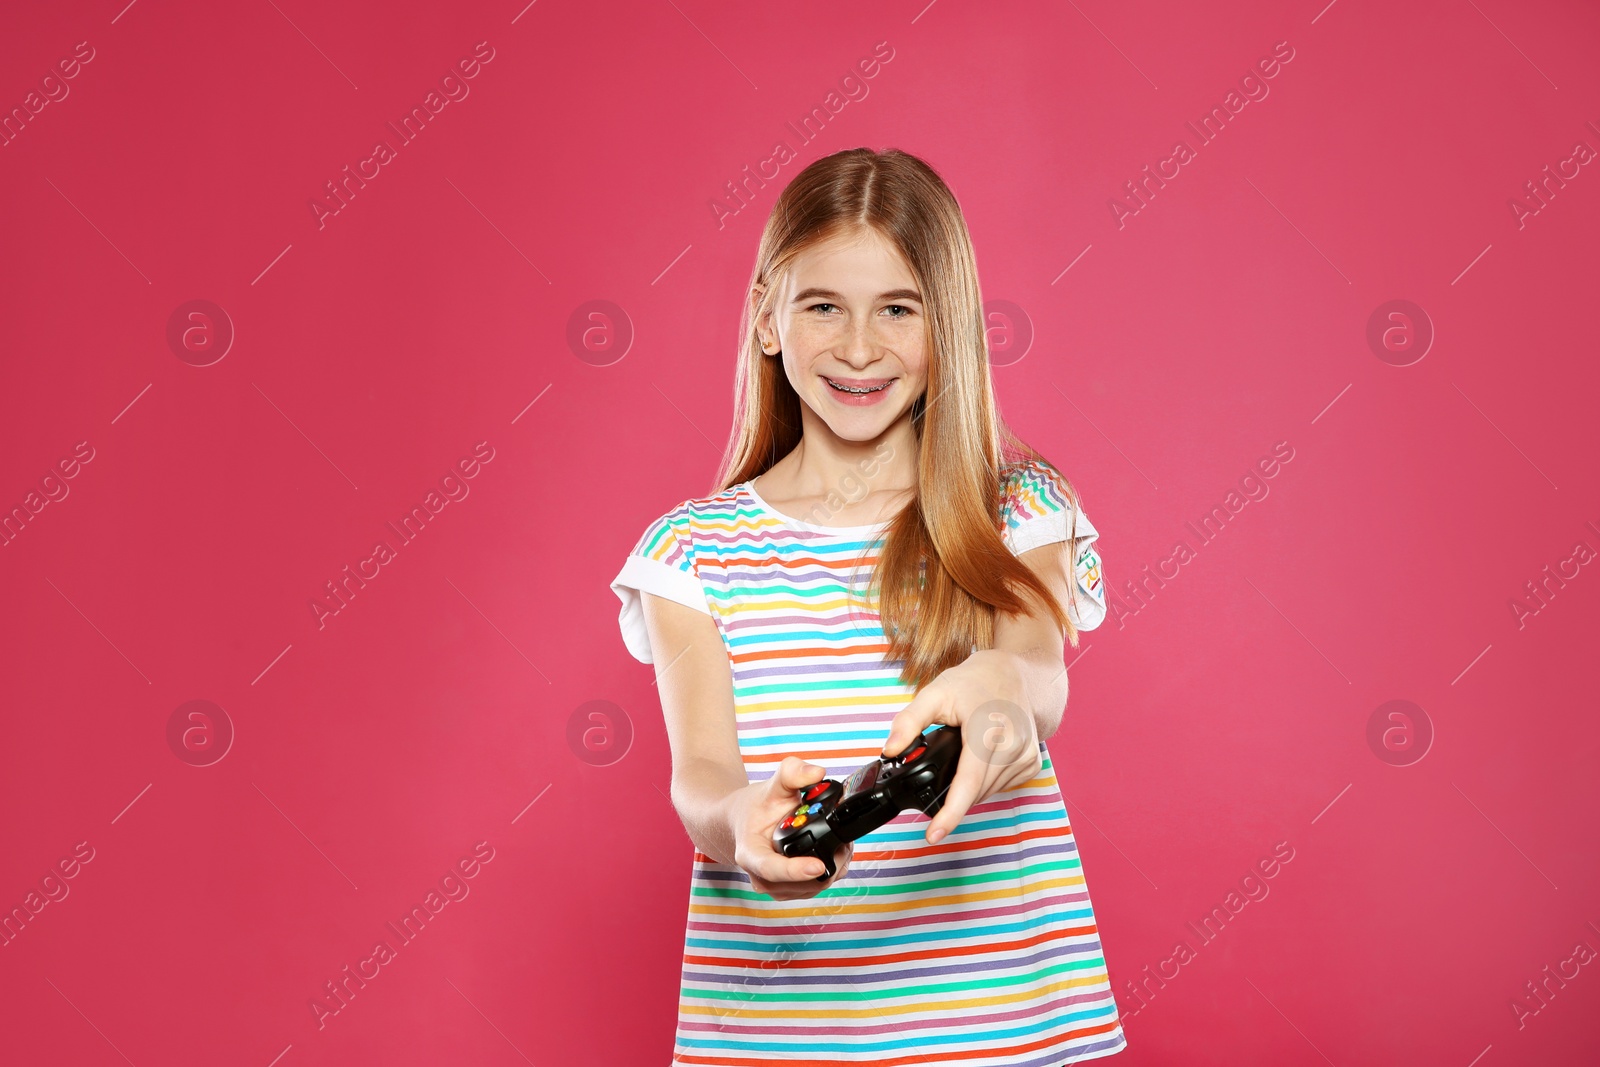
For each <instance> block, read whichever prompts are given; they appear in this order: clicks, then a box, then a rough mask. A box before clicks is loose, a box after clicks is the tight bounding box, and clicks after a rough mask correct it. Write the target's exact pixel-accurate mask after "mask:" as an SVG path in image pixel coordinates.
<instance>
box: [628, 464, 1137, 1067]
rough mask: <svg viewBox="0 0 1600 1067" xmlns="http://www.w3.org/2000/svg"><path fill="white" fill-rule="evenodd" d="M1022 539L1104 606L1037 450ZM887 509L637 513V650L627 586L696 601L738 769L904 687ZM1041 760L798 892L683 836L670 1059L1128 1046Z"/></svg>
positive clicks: (867, 1057)
mask: <svg viewBox="0 0 1600 1067" xmlns="http://www.w3.org/2000/svg"><path fill="white" fill-rule="evenodd" d="M1003 474H1004V478H1003V497H1002V506H1001V513H1002V516H1003V519H1004V529H1003V531H1002V536H1003V537H1004V539H1005V542H1006V544H1007V545H1008V546H1009V547H1010V548H1011V550H1012V551H1013V552H1016V553H1021V552H1024V551H1027V550H1028V549H1030V548H1037V547H1039V546H1040V545H1046V544H1050V543H1052V542H1058V541H1066V540H1068V537H1069V524H1070V522H1071V521H1072V516H1073V512H1074V511H1076V528H1075V533H1076V543H1075V546H1074V549H1075V550H1074V553H1073V555H1074V558H1075V566H1074V571H1075V573H1074V579H1075V581H1076V584H1077V588H1076V590H1075V596H1074V597H1073V598H1071V599H1069V601H1068V603H1067V604H1065V605H1063V607H1064V608H1066V610H1067V611H1068V612H1069V613H1070V615H1071V617H1072V620H1073V622H1074V624H1075V625H1076V626H1077V627H1078V628H1079V629H1082V630H1090V629H1093V628H1094V627H1096V626H1098V625H1100V622H1101V621H1102V620H1103V619H1104V618H1105V614H1106V599H1105V584H1104V579H1103V576H1102V574H1101V571H1100V557H1099V553H1098V552H1097V550H1096V548H1095V546H1094V542H1095V541H1096V540H1097V539H1098V537H1099V535H1098V533H1097V532H1096V531H1095V529H1094V527H1093V526H1091V525H1090V524H1089V521H1088V519H1087V518H1085V517H1084V515H1083V512H1082V510H1081V509H1074V508H1073V507H1072V506H1071V505H1070V503H1069V501H1068V498H1067V496H1066V494H1065V492H1064V491H1063V490H1062V488H1061V486H1060V484H1059V483H1058V482H1057V481H1055V478H1054V477H1052V474H1053V472H1052V470H1051V469H1050V468H1048V467H1047V466H1045V465H1043V464H1041V463H1038V462H1037V461H1030V462H1028V463H1023V464H1016V465H1013V466H1010V467H1008V468H1006V470H1005V471H1004V472H1003ZM887 525H888V524H887V523H880V524H875V525H871V526H823V525H818V524H816V523H811V522H806V521H802V520H798V519H794V518H790V517H788V516H785V515H782V514H780V513H778V512H777V511H774V510H773V509H772V508H771V507H769V506H768V505H767V504H766V502H765V501H763V500H762V499H761V497H760V496H759V495H757V493H756V491H755V489H754V488H753V487H752V485H751V484H750V482H742V483H740V484H738V485H735V486H731V487H729V488H728V489H725V490H723V491H722V492H720V493H717V494H716V495H714V496H710V497H703V498H699V499H694V500H686V501H684V502H683V503H681V504H679V505H678V506H676V507H675V508H673V509H672V510H671V511H669V512H667V513H666V514H665V515H663V516H662V517H661V518H659V519H657V520H656V521H655V522H653V523H651V524H650V526H649V527H648V528H647V529H646V531H645V533H644V536H643V537H642V538H640V540H639V543H638V544H637V545H636V546H635V548H634V549H633V552H632V553H631V554H630V555H629V557H628V558H627V561H626V563H625V565H624V566H623V568H622V572H621V573H620V574H618V575H617V578H616V580H615V581H613V582H612V584H611V588H612V589H613V590H614V591H615V592H616V594H617V596H618V597H619V598H620V599H621V600H622V610H621V614H620V623H621V627H622V635H623V639H624V642H625V643H626V645H627V648H628V650H629V651H630V652H631V653H632V654H633V655H634V657H635V658H636V659H638V660H640V661H642V662H645V663H649V662H651V654H650V642H649V638H648V635H647V633H646V629H645V624H644V616H643V606H642V603H641V599H640V596H639V591H640V590H643V591H645V592H649V593H653V594H655V595H658V596H661V597H665V598H667V599H669V600H673V601H677V602H678V603H682V604H686V605H688V606H690V607H693V608H696V609H698V610H701V611H705V612H706V613H708V614H709V615H711V617H712V618H713V619H714V620H715V621H716V623H717V629H718V630H719V631H720V632H721V634H722V639H723V646H724V647H725V648H726V649H727V652H728V660H729V664H730V666H731V668H732V673H733V691H734V702H735V710H736V713H737V721H738V731H739V750H740V753H741V755H742V757H743V760H744V769H745V773H746V775H747V776H748V777H749V779H750V781H751V782H760V781H765V780H766V779H768V778H770V777H771V776H772V774H773V773H774V772H775V771H776V770H777V766H778V764H779V763H781V762H782V761H783V758H784V757H785V756H790V755H793V756H799V757H800V758H801V759H804V760H806V761H808V762H810V763H815V764H818V765H820V766H822V767H824V768H826V772H827V776H828V777H829V778H833V779H837V780H843V779H844V778H846V777H848V776H849V775H850V773H851V772H852V771H854V770H855V769H856V768H858V767H860V766H862V765H863V764H865V763H868V762H870V761H872V760H875V759H877V758H878V756H879V754H880V751H881V749H882V747H883V742H884V741H885V740H886V739H887V737H888V733H889V724H890V722H891V721H892V720H893V719H894V716H895V714H896V713H897V712H899V711H900V710H901V709H902V708H903V707H905V705H906V704H907V703H909V702H910V700H911V698H912V696H913V695H914V690H913V689H912V688H911V687H910V686H907V685H904V684H902V683H901V681H900V678H899V668H900V661H898V660H892V661H891V660H885V658H884V656H885V653H886V652H887V651H888V642H887V640H886V639H885V637H884V633H883V628H882V626H881V624H880V622H879V617H878V614H877V611H876V607H875V602H871V603H869V602H868V600H867V586H868V583H869V582H870V580H871V571H872V566H873V564H874V563H875V562H876V560H877V550H878V548H879V547H881V545H882V543H883V532H884V530H885V529H886V527H887ZM1039 748H1040V752H1041V755H1042V756H1043V763H1044V765H1043V769H1042V770H1041V771H1040V773H1039V776H1038V777H1037V778H1035V779H1034V780H1033V781H1031V782H1028V783H1026V784H1025V785H1022V786H1017V787H1014V788H1012V789H1009V790H1006V791H1005V792H1002V793H999V794H996V795H995V796H992V797H990V798H989V799H988V801H986V802H985V803H982V804H978V805H975V806H974V807H973V808H972V809H971V810H970V811H969V812H968V813H967V815H966V817H965V818H963V819H962V821H961V823H960V824H959V825H957V826H956V827H955V829H954V830H953V831H952V832H951V833H950V834H949V836H948V837H946V838H944V839H943V840H942V841H940V842H939V843H938V844H937V845H929V844H928V843H927V841H926V839H925V838H924V836H923V835H924V833H925V832H926V831H927V828H928V817H927V816H926V815H924V814H922V813H921V812H919V811H915V810H910V811H903V812H901V813H900V814H899V815H897V816H896V817H895V818H894V819H893V820H891V821H890V822H888V823H886V824H885V825H883V826H882V827H880V828H878V829H877V830H874V831H873V832H872V833H870V834H867V835H866V836H865V837H862V838H861V839H860V840H858V841H857V842H856V843H855V851H854V854H853V856H852V858H851V861H850V869H849V871H848V872H846V874H845V876H844V877H843V878H841V879H839V880H838V881H837V882H835V883H834V884H833V885H831V886H829V887H828V888H827V889H825V890H823V891H822V892H821V893H818V894H817V895H816V896H814V897H811V898H809V899H804V900H794V901H778V900H774V899H773V898H772V897H770V896H767V895H766V894H764V893H760V892H757V891H756V890H754V889H753V888H752V886H751V884H750V879H749V876H748V875H747V874H746V873H745V872H744V871H743V870H742V869H740V868H738V867H734V866H729V865H724V864H720V863H717V862H716V861H715V860H712V859H711V858H710V857H709V856H706V855H704V854H703V853H701V852H700V851H699V850H698V849H696V850H695V852H694V868H693V876H692V880H691V883H690V887H689V909H688V923H687V928H686V931H685V935H684V950H683V972H682V982H681V986H680V992H679V1004H678V1024H677V1033H676V1038H675V1044H674V1050H673V1053H674V1054H673V1062H674V1063H686V1064H713V1065H722V1067H747V1065H751V1064H769V1063H784V1064H788V1065H790V1067H794V1065H818V1067H820V1065H823V1064H830V1065H832V1064H879V1065H900V1064H948V1065H951V1067H955V1065H961V1067H1058V1065H1063V1064H1070V1063H1074V1062H1077V1061H1079V1060H1085V1059H1094V1058H1098V1057H1101V1056H1109V1055H1111V1054H1112V1053H1115V1052H1119V1051H1121V1050H1122V1049H1123V1048H1124V1047H1126V1041H1125V1039H1124V1037H1123V1032H1122V1025H1121V1021H1120V1019H1119V1017H1118V1015H1117V1006H1116V1001H1115V999H1114V998H1113V996H1112V992H1111V984H1110V980H1109V978H1108V976H1107V973H1106V963H1105V957H1104V954H1103V952H1102V949H1101V944H1100V933H1099V927H1098V926H1097V925H1096V923H1095V917H1094V910H1093V908H1092V907H1091V906H1090V902H1089V891H1088V886H1087V885H1086V884H1085V882H1084V873H1083V867H1082V864H1081V862H1080V860H1079V856H1078V848H1077V842H1076V839H1075V838H1074V836H1073V832H1072V826H1071V824H1070V822H1069V821H1068V818H1067V811H1066V806H1065V804H1064V803H1063V802H1062V798H1061V789H1060V787H1059V785H1058V784H1057V780H1056V776H1055V773H1054V770H1053V767H1052V763H1051V759H1050V753H1049V749H1048V748H1047V747H1046V745H1045V744H1044V742H1040V745H1039Z"/></svg>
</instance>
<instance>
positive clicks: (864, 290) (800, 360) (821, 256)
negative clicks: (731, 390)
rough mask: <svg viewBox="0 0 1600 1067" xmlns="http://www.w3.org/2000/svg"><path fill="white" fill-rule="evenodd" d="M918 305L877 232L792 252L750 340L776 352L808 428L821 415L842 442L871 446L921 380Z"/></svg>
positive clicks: (903, 410)
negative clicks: (780, 355) (755, 337)
mask: <svg viewBox="0 0 1600 1067" xmlns="http://www.w3.org/2000/svg"><path fill="white" fill-rule="evenodd" d="M923 311H924V309H923V303H922V295H921V293H920V292H918V290H917V283H916V280H915V279H914V278H913V277H912V275H911V269H910V268H909V267H908V266H907V265H906V262H905V260H904V259H902V258H901V256H900V254H899V252H898V251H896V250H895V248H894V247H893V246H892V245H890V244H889V243H888V242H887V241H885V240H884V239H883V238H882V237H880V236H879V235H878V233H877V231H876V230H872V229H870V228H866V229H862V230H860V231H858V232H855V233H852V234H849V235H846V236H841V237H838V238H835V239H834V240H832V241H829V242H826V243H824V244H821V245H817V246H814V247H812V248H810V249H807V250H806V251H805V252H803V253H802V254H801V255H800V256H799V257H797V258H796V260H795V261H794V269H793V270H791V271H790V272H789V275H788V277H787V278H786V279H785V280H784V283H783V288H782V291H780V292H779V294H778V298H777V299H776V300H775V301H774V303H773V310H772V313H771V315H770V316H769V317H767V318H764V319H763V320H762V321H761V322H760V324H759V326H758V336H759V338H760V340H761V346H762V350H763V351H765V352H767V353H769V354H770V353H773V352H776V351H779V350H780V349H781V351H782V352H783V369H784V372H785V374H787V375H788V378H789V384H790V385H791V386H793V387H794V391H795V392H796V393H797V394H798V395H799V397H800V399H801V400H802V401H803V402H804V404H805V406H806V408H808V409H810V410H809V413H803V414H804V417H805V429H806V431H807V432H814V431H815V430H816V429H819V427H817V425H816V423H817V420H818V419H820V420H821V421H822V423H824V424H825V425H826V426H827V428H828V429H829V430H831V431H832V432H833V433H834V435H835V436H837V437H839V438H841V439H843V440H846V441H856V442H869V441H874V440H876V439H877V438H878V437H880V436H881V435H882V434H883V433H884V431H885V430H887V429H889V428H890V427H891V426H893V425H895V424H896V423H897V422H898V421H899V420H900V419H902V418H907V419H909V418H910V412H911V405H912V404H913V403H914V402H915V401H916V399H917V398H918V397H919V396H921V395H922V394H923V391H924V390H925V389H926V388H927V381H928V371H927V355H926V353H927V321H926V318H925V316H924V313H923ZM839 386H846V387H848V388H849V389H851V390H855V391H854V392H849V391H845V390H842V389H840V388H839ZM879 387H881V388H879ZM861 390H873V391H871V392H861Z"/></svg>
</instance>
